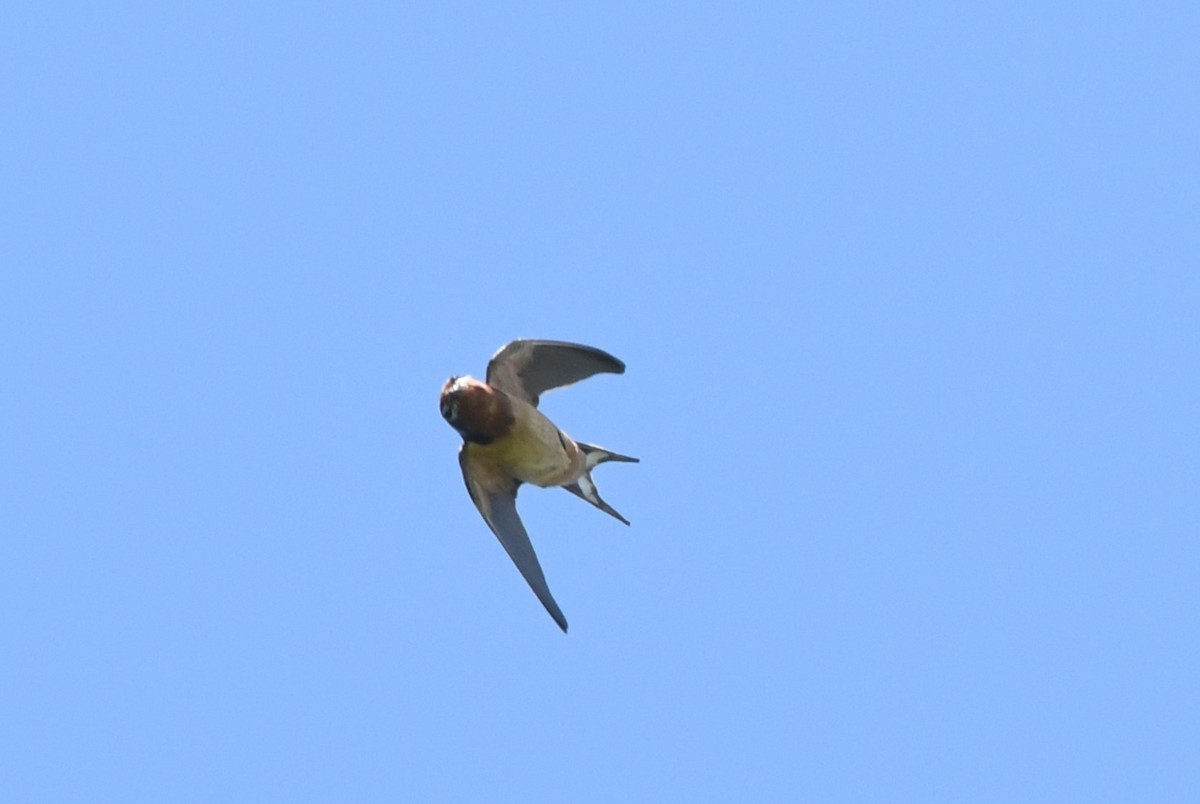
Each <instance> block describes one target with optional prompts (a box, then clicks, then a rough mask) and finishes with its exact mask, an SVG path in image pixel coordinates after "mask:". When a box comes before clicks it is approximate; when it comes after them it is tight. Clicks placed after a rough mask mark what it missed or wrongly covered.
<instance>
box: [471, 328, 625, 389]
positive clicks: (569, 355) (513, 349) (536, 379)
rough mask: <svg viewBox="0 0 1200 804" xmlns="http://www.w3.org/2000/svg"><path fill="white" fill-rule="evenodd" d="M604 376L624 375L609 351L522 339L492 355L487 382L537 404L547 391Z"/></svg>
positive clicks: (620, 365) (576, 344)
mask: <svg viewBox="0 0 1200 804" xmlns="http://www.w3.org/2000/svg"><path fill="white" fill-rule="evenodd" d="M601 373H608V374H624V373H625V364H624V363H622V362H621V361H620V360H617V359H616V358H615V357H613V356H612V355H610V354H609V353H608V352H603V351H601V350H599V349H596V348H594V347H591V346H583V345H582V344H578V343H566V342H564V341H531V340H519V341H513V342H512V343H509V344H507V345H506V346H504V347H503V348H501V349H500V351H498V352H496V354H495V355H493V356H492V359H491V361H490V362H489V363H488V368H487V383H488V385H490V386H492V387H493V388H499V389H500V390H501V391H504V392H505V393H507V394H513V395H515V396H518V397H520V398H522V399H525V400H526V401H528V402H530V403H531V404H534V405H536V404H537V403H538V396H540V395H541V394H542V393H543V392H544V391H548V390H550V389H551V388H561V387H562V386H564V385H570V384H571V383H575V382H579V381H580V380H584V379H587V378H588V377H591V376H592V375H593V374H601Z"/></svg>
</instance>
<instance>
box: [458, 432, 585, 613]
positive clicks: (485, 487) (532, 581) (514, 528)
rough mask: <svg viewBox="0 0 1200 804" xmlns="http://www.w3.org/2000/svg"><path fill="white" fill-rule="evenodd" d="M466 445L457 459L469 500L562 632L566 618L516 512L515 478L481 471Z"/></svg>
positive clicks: (459, 452)
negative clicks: (551, 590) (552, 593)
mask: <svg viewBox="0 0 1200 804" xmlns="http://www.w3.org/2000/svg"><path fill="white" fill-rule="evenodd" d="M468 447H469V445H467V444H463V446H462V449H460V450H459V451H458V463H459V466H461V467H462V473H463V481H464V482H465V483H466V484H467V492H468V493H469V494H470V495H471V501H472V502H474V503H475V507H476V508H478V509H479V513H481V514H482V515H483V521H484V522H487V524H488V527H489V528H491V529H492V533H494V534H496V538H497V539H499V540H500V544H501V545H503V546H504V549H505V551H506V552H507V553H508V557H509V558H511V559H512V561H513V563H514V564H516V565H517V569H518V570H520V571H521V576H522V577H523V578H525V582H526V583H528V584H529V588H530V589H532V590H533V593H534V594H535V595H537V598H538V600H540V601H542V605H543V606H545V607H546V611H548V612H549V613H550V616H551V617H553V618H554V622H556V623H558V627H559V628H561V629H562V630H563V631H564V632H566V630H567V618H566V617H564V616H563V613H562V610H561V609H560V608H559V607H558V604H557V603H556V602H554V596H553V595H551V594H550V587H549V586H548V585H547V584H546V576H545V575H543V574H542V565H541V564H539V563H538V558H537V553H535V552H534V551H533V543H532V542H530V541H529V534H528V533H526V532H525V525H524V524H523V523H522V522H521V517H520V516H519V515H518V514H517V481H516V480H514V479H513V478H511V477H505V476H500V475H498V474H497V473H492V472H487V471H481V470H480V467H479V465H478V464H477V463H476V462H474V461H472V460H471V456H470V453H469V452H468Z"/></svg>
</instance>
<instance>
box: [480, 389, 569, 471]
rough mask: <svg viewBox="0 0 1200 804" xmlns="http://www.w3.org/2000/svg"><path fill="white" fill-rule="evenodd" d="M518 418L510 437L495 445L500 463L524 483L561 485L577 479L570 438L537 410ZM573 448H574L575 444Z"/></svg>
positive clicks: (530, 410) (529, 410) (527, 412)
mask: <svg viewBox="0 0 1200 804" xmlns="http://www.w3.org/2000/svg"><path fill="white" fill-rule="evenodd" d="M525 413H526V415H524V416H518V417H517V421H516V422H515V423H514V427H513V429H512V431H511V432H510V433H509V435H508V436H507V437H506V438H504V439H503V440H502V442H497V443H496V444H494V445H492V446H493V447H494V448H495V458H496V460H497V461H498V462H499V463H500V464H501V465H503V466H504V468H505V469H507V470H508V472H509V474H511V475H512V476H513V477H515V478H516V479H517V480H520V481H521V482H522V483H532V484H533V485H535V486H559V485H562V484H563V483H570V482H571V481H572V480H574V479H575V475H576V474H577V472H576V471H575V466H574V464H575V463H576V461H575V460H574V456H573V455H572V453H571V450H570V449H569V447H568V444H570V439H567V438H565V437H563V436H562V434H561V433H560V432H559V430H558V428H557V427H555V426H554V423H553V422H551V421H550V420H549V419H547V418H546V417H545V416H543V415H542V414H541V413H540V412H538V411H537V410H536V409H535V408H532V407H530V408H529V409H528V410H527V411H525ZM571 446H573V445H571Z"/></svg>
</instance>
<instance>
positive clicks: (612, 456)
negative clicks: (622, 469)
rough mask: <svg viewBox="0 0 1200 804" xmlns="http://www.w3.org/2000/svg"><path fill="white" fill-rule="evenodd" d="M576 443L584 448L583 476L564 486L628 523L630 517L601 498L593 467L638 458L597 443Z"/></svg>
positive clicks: (627, 461) (636, 460)
mask: <svg viewBox="0 0 1200 804" xmlns="http://www.w3.org/2000/svg"><path fill="white" fill-rule="evenodd" d="M575 443H576V444H578V445H579V448H580V449H581V450H583V459H584V468H583V477H581V478H579V479H578V480H576V481H575V482H574V483H572V484H570V485H568V486H563V488H564V489H566V490H567V491H569V492H571V493H572V494H574V495H576V496H579V497H582V498H583V499H585V500H587V501H588V502H590V503H591V504H592V505H594V506H596V507H597V508H599V509H600V510H601V511H603V512H604V513H606V514H611V515H612V516H614V517H616V518H617V519H619V520H621V521H622V522H624V523H625V524H626V525H628V524H629V520H628V519H626V518H625V517H623V516H621V515H620V514H618V513H617V511H616V509H615V508H613V507H612V506H611V505H609V504H608V503H606V502H605V501H604V500H602V499H601V498H600V492H599V491H598V490H597V489H596V483H595V481H593V480H592V469H594V468H596V467H597V466H599V465H600V464H602V463H605V462H607V461H621V462H623V463H638V459H637V458H630V457H629V456H628V455H619V454H617V453H615V452H609V451H608V450H606V449H604V448H603V447H597V446H596V445H595V444H584V443H581V442H578V441H576V442H575Z"/></svg>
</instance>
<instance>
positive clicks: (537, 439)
mask: <svg viewBox="0 0 1200 804" xmlns="http://www.w3.org/2000/svg"><path fill="white" fill-rule="evenodd" d="M624 373H625V364H624V363H622V362H621V361H620V360H618V359H617V358H615V357H613V356H612V355H610V354H608V353H607V352H604V351H601V350H600V349H596V348H595V347H592V346H583V345H582V344H578V343H567V342H565V341H548V340H526V339H519V340H515V341H512V342H510V343H508V344H505V345H504V346H502V347H501V348H500V349H499V351H497V352H496V353H495V354H494V355H492V359H491V360H490V361H489V362H488V366H487V373H486V374H485V375H484V380H483V381H480V380H477V379H475V378H474V377H470V376H452V377H450V379H448V380H446V382H445V384H443V385H442V392H441V397H440V400H439V401H440V406H441V413H442V418H444V419H445V420H446V421H447V422H448V423H449V424H450V426H451V427H453V428H454V429H455V430H456V431H457V432H458V434H459V435H460V436H462V440H463V443H462V446H461V447H460V448H459V451H458V463H459V466H460V467H461V468H462V475H463V482H465V483H466V486H467V492H468V493H469V494H470V496H471V501H472V502H474V503H475V507H476V508H478V509H479V513H480V514H482V515H483V520H484V521H485V522H486V523H487V525H488V527H489V528H491V530H492V533H494V534H495V535H496V538H497V539H499V540H500V544H501V545H503V546H504V549H505V551H506V552H507V553H508V555H509V558H511V559H512V561H513V563H514V564H516V565H517V569H518V570H520V572H521V575H522V577H524V578H525V581H526V583H528V584H529V587H530V588H531V589H532V590H533V593H534V594H535V595H537V598H538V600H540V601H541V603H542V605H543V606H545V607H546V611H547V612H548V613H549V614H550V616H551V617H552V618H553V619H554V622H555V623H557V624H558V627H559V628H561V629H562V630H563V632H564V633H566V631H567V618H566V617H565V616H563V613H562V609H560V608H559V606H558V603H557V602H555V600H554V596H553V595H551V594H550V587H549V586H548V585H547V583H546V577H545V575H544V574H543V573H542V567H541V564H539V563H538V558H537V553H536V552H534V549H533V543H532V542H530V540H529V534H528V533H527V532H526V531H525V525H524V524H523V523H522V522H521V517H520V516H519V515H518V514H517V490H518V489H519V488H520V486H521V484H522V483H530V484H533V485H535V486H541V487H543V488H551V487H554V486H559V487H561V488H564V489H566V490H567V491H569V492H571V493H572V494H575V495H576V496H578V497H581V498H582V499H584V500H587V501H588V502H589V503H591V504H592V505H594V506H595V507H597V508H599V509H600V510H601V511H604V512H605V513H606V514H609V515H610V516H613V517H615V518H616V519H618V520H620V521H621V522H623V523H625V524H626V525H628V524H629V520H628V519H626V518H625V517H623V516H621V515H620V514H619V513H617V511H616V510H615V509H614V508H613V507H612V506H611V505H609V504H608V503H606V502H605V501H604V500H603V499H602V498H601V497H600V492H599V491H598V490H597V488H596V483H595V482H594V481H593V480H592V470H593V469H595V468H596V466H598V465H599V464H602V463H605V462H607V461H620V462H625V463H638V462H639V460H638V459H637V458H631V457H629V456H628V455H621V454H619V453H616V452H612V451H611V450H607V449H605V448H603V447H598V446H596V445H595V444H585V443H583V442H581V441H576V440H574V439H573V438H571V437H570V436H568V435H567V434H566V433H564V432H563V431H562V430H560V429H559V428H558V426H557V425H555V424H554V422H552V421H550V419H549V418H547V417H546V415H545V414H543V413H542V412H541V411H540V410H538V399H539V397H540V396H541V395H542V394H543V393H545V392H546V391H549V390H550V389H552V388H561V387H563V386H566V385H571V384H573V383H576V382H579V381H580V380H583V379H587V378H588V377H591V376H592V375H594V374H624Z"/></svg>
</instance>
